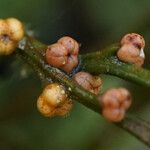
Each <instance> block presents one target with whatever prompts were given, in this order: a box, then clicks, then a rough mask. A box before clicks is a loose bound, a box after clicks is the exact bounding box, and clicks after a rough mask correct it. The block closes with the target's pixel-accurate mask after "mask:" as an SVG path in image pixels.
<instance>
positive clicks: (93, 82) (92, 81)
mask: <svg viewBox="0 0 150 150" xmlns="http://www.w3.org/2000/svg"><path fill="white" fill-rule="evenodd" d="M73 80H75V81H76V82H77V83H78V84H79V85H81V86H82V87H83V88H84V89H86V90H87V91H89V92H91V93H93V94H98V93H99V91H100V89H101V85H102V80H101V79H100V77H98V76H92V75H91V74H89V73H87V72H78V73H77V74H75V75H74V76H73Z"/></svg>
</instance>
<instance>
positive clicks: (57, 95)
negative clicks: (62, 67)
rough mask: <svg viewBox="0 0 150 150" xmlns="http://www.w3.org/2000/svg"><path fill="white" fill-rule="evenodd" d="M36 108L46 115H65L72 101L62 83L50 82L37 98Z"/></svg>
mask: <svg viewBox="0 0 150 150" xmlns="http://www.w3.org/2000/svg"><path fill="white" fill-rule="evenodd" d="M37 108H38V110H39V111H40V112H41V114H43V115H44V116H46V117H54V116H65V115H67V114H68V113H69V111H70V110H71V108H72V101H71V100H70V99H69V97H68V95H67V94H66V91H65V89H64V87H63V86H62V85H59V84H57V83H52V84H49V85H48V86H46V88H45V89H44V90H43V93H42V94H41V95H40V97H39V98H38V101H37Z"/></svg>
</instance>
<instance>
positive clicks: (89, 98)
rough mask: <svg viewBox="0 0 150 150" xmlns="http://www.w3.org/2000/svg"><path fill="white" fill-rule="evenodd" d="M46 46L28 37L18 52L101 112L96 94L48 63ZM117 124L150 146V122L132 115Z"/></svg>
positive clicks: (79, 98)
mask: <svg viewBox="0 0 150 150" xmlns="http://www.w3.org/2000/svg"><path fill="white" fill-rule="evenodd" d="M45 48H46V47H45V45H43V44H40V42H38V41H36V40H34V39H29V38H26V39H25V40H24V41H22V42H20V45H19V49H18V50H17V52H16V53H17V55H19V56H20V57H21V58H22V59H23V60H24V61H25V62H27V63H29V64H30V65H31V66H32V67H33V68H34V69H35V70H36V71H37V72H38V73H39V76H41V75H42V76H43V78H44V79H45V80H50V81H51V80H52V81H53V82H58V83H60V84H63V85H64V86H65V87H66V89H68V91H69V93H70V95H71V97H72V98H73V99H74V100H76V101H78V102H80V103H82V104H83V105H84V106H86V107H88V108H89V109H91V110H93V111H95V112H97V113H99V114H100V111H101V110H100V105H99V102H98V100H97V97H96V95H94V94H92V93H90V92H88V91H86V90H84V89H83V88H82V87H80V86H79V85H77V84H76V83H75V82H74V81H73V80H72V79H70V78H69V76H68V75H66V74H65V73H63V72H62V71H60V70H59V69H57V68H54V67H51V66H49V65H47V64H46V62H45V59H44V52H45ZM113 50H114V49H112V51H113ZM112 51H111V52H112ZM98 53H99V52H97V54H98ZM104 53H105V52H104ZM104 53H101V54H104ZM105 54H106V55H107V56H110V55H111V54H112V53H110V51H109V53H105ZM88 55H89V54H88ZM94 55H95V53H94ZM106 55H105V56H106ZM98 56H99V55H98ZM90 57H91V59H92V56H90V55H89V57H88V59H89V60H90ZM81 58H83V57H81ZM85 58H86V57H85V56H84V61H85V60H87V59H85ZM101 58H103V56H101ZM84 61H83V62H84ZM83 62H82V63H83ZM81 66H82V67H83V64H82V65H81ZM94 67H95V66H94ZM94 67H93V68H94ZM85 68H86V67H85V66H84V69H85ZM117 125H118V126H119V127H121V128H123V129H125V130H127V131H128V132H130V133H131V134H132V135H134V136H135V137H137V138H138V139H139V140H140V141H141V142H143V143H145V144H146V145H148V146H150V126H149V124H148V123H147V124H146V123H145V122H143V120H141V119H137V118H136V117H134V118H132V117H130V116H126V118H125V119H124V120H123V121H122V122H121V123H118V124H117Z"/></svg>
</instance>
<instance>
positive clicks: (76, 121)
mask: <svg viewBox="0 0 150 150" xmlns="http://www.w3.org/2000/svg"><path fill="white" fill-rule="evenodd" d="M7 17H16V18H19V19H20V20H22V21H23V22H24V23H25V25H26V26H27V28H28V29H30V30H33V31H34V34H35V35H36V36H37V38H38V39H39V40H41V41H43V42H44V43H47V44H50V43H53V42H55V41H57V40H58V39H59V38H60V37H62V36H64V35H69V36H72V37H74V38H75V39H76V40H77V41H78V42H80V43H81V45H82V47H81V53H86V52H87V51H94V50H98V49H101V48H104V47H105V46H107V45H109V44H112V43H116V42H119V41H120V39H121V37H122V36H123V35H124V34H126V33H128V32H137V33H139V34H141V35H143V36H144V38H145V40H146V48H145V53H146V60H145V65H144V67H145V68H150V51H149V50H150V1H149V0H142V1H141V0H126V1H121V0H109V1H108V0H32V1H31V0H0V18H7ZM102 78H103V80H104V81H103V82H104V89H106V88H108V87H112V86H113V87H114V86H115V87H117V86H125V87H127V88H128V89H130V90H131V92H132V94H133V97H134V102H133V105H132V108H131V109H130V112H131V113H132V114H133V115H135V116H139V117H142V118H143V119H145V120H148V121H150V115H149V114H150V109H149V108H150V101H149V100H150V96H149V89H148V88H144V87H142V86H137V85H134V84H131V83H129V82H126V81H124V80H121V79H119V78H117V77H112V76H105V75H102ZM41 91H42V83H41V81H40V80H39V78H38V77H37V75H36V74H35V73H34V72H32V70H31V69H30V68H29V67H28V66H27V65H25V64H24V63H23V62H22V61H21V60H16V58H15V57H9V56H8V57H0V150H51V149H52V150H127V149H128V150H148V149H149V148H148V147H146V146H145V145H143V144H142V143H140V142H139V141H138V140H137V139H135V138H134V137H132V136H131V135H130V134H128V133H126V132H125V131H123V130H121V129H119V128H117V127H116V126H115V125H113V124H110V123H108V122H107V121H105V120H104V119H103V118H102V117H101V116H99V115H98V114H96V113H94V112H93V111H91V110H89V109H87V108H85V107H84V106H82V105H80V104H78V103H77V102H75V104H74V108H73V110H72V112H71V113H70V116H69V117H67V118H52V119H49V118H44V117H42V116H41V115H40V113H38V111H37V109H36V100H37V97H38V96H39V95H40V93H41Z"/></svg>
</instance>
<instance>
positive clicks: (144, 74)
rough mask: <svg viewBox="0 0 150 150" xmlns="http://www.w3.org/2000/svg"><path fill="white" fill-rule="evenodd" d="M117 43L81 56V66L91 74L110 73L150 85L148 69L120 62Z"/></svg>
mask: <svg viewBox="0 0 150 150" xmlns="http://www.w3.org/2000/svg"><path fill="white" fill-rule="evenodd" d="M118 48H119V46H118V45H112V46H111V47H108V48H107V49H105V50H103V51H102V52H94V53H89V54H85V55H82V56H81V60H82V63H81V68H82V69H83V70H85V71H87V72H90V73H92V74H100V73H104V74H111V75H115V76H118V77H120V78H123V79H125V80H128V81H132V82H133V83H136V84H140V85H144V86H147V87H150V71H149V70H146V69H143V68H141V67H137V66H135V65H132V64H127V63H123V62H121V61H120V60H119V59H118V58H117V57H116V56H115V54H116V51H117V50H118Z"/></svg>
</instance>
